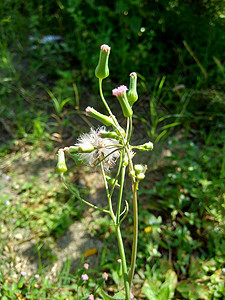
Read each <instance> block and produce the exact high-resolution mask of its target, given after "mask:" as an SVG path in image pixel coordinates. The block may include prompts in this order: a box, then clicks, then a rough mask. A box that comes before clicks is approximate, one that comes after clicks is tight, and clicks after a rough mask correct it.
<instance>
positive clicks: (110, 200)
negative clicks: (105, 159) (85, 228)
mask: <svg viewBox="0 0 225 300" xmlns="http://www.w3.org/2000/svg"><path fill="white" fill-rule="evenodd" d="M100 166H101V171H102V176H103V180H104V184H105V190H106V195H107V199H108V204H109V212H110V216H111V218H112V219H113V221H114V222H115V219H116V217H115V214H114V212H113V207H112V199H111V195H110V193H109V187H108V182H107V180H106V175H105V170H104V167H103V164H102V162H101V163H100Z"/></svg>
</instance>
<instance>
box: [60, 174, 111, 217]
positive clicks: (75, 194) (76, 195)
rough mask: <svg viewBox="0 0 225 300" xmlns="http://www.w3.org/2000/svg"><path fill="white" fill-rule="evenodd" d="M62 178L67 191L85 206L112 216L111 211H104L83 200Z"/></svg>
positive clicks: (63, 178)
mask: <svg viewBox="0 0 225 300" xmlns="http://www.w3.org/2000/svg"><path fill="white" fill-rule="evenodd" d="M61 178H62V181H63V183H64V185H65V186H66V187H67V189H68V190H69V191H70V192H71V193H72V194H73V195H74V196H75V197H76V198H77V199H78V200H80V201H82V202H84V203H85V204H87V205H88V206H90V207H92V208H94V209H97V210H99V211H101V212H104V213H107V214H110V211H108V210H106V209H103V208H99V207H97V206H96V205H94V204H91V203H90V202H88V201H86V200H84V199H83V198H81V197H80V196H79V195H78V194H77V193H75V192H74V191H73V190H72V188H71V187H70V186H69V184H68V183H67V182H66V180H65V177H64V176H63V175H61Z"/></svg>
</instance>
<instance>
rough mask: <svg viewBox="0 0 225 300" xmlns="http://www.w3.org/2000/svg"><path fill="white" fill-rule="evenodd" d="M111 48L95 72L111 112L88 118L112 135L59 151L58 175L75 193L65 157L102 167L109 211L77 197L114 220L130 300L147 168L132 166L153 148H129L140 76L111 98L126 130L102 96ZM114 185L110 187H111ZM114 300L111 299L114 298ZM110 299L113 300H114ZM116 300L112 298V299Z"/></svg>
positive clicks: (101, 133)
mask: <svg viewBox="0 0 225 300" xmlns="http://www.w3.org/2000/svg"><path fill="white" fill-rule="evenodd" d="M110 50H111V48H110V47H109V46H108V45H102V46H101V49H100V57H99V63H98V65H97V67H96V70H95V75H96V77H97V78H98V80H99V92H100V96H101V100H102V102H103V104H104V106H105V108H106V110H107V112H108V115H104V114H102V113H99V112H98V111H96V110H95V109H94V108H92V107H90V106H88V107H87V108H86V115H87V116H89V117H92V118H95V119H96V120H98V121H100V122H101V123H102V124H103V125H105V126H108V127H109V126H111V127H112V129H113V130H112V131H109V130H106V129H105V127H104V126H102V127H99V128H98V129H96V130H95V129H93V128H91V129H90V132H89V133H84V134H82V135H81V136H80V137H79V138H78V141H77V143H76V144H75V145H73V146H70V147H66V148H64V149H60V150H59V152H58V164H57V167H56V169H57V172H58V173H60V175H61V177H62V179H63V182H64V183H65V185H66V186H67V188H68V189H69V190H70V191H71V192H72V193H74V191H73V189H71V187H70V185H69V184H68V183H67V182H66V180H65V177H64V173H65V172H66V171H67V167H66V160H65V154H67V155H68V156H69V157H73V155H74V154H76V155H77V154H78V155H79V158H80V160H82V161H83V162H84V163H86V164H89V165H90V166H91V167H98V166H99V167H100V169H101V172H102V176H103V181H104V184H105V190H106V196H107V199H108V208H107V209H103V208H101V207H98V206H95V205H93V204H92V203H90V202H89V201H87V200H84V199H82V198H81V197H80V195H79V194H75V196H76V197H77V198H78V199H79V200H81V201H83V202H84V203H86V204H87V205H89V206H90V207H93V208H94V209H96V210H99V211H101V212H104V213H107V214H109V215H110V217H111V218H112V221H113V223H114V226H115V229H116V235H117V241H118V248H119V253H120V257H121V265H122V274H123V280H124V289H125V298H126V300H130V299H131V298H132V296H131V295H132V294H131V292H130V289H131V286H132V281H133V276H134V272H135V265H136V256H137V242H138V202H137V190H138V186H139V182H140V180H142V179H144V177H145V172H146V169H147V166H144V165H140V164H138V165H133V161H132V159H133V156H134V154H135V153H134V150H135V149H138V150H140V151H148V150H152V149H153V144H152V143H151V142H147V143H145V144H143V145H138V146H132V145H131V144H130V140H131V135H132V115H133V110H132V106H133V104H134V102H136V101H137V99H138V94H137V90H136V89H137V84H136V83H137V74H136V73H135V72H132V73H131V74H130V89H129V90H128V88H127V87H126V86H125V85H121V86H119V87H118V88H115V89H113V91H112V94H113V95H114V96H116V98H117V99H118V101H119V103H120V106H121V109H122V112H123V115H124V117H125V118H126V120H127V122H126V123H127V125H126V128H125V129H124V128H122V127H121V126H120V124H119V122H118V120H117V118H116V116H115V115H114V114H113V113H112V111H111V109H110V107H109V105H108V103H107V101H106V99H105V98H104V95H103V90H102V81H103V79H105V78H106V77H108V75H109V67H108V60H109V54H110ZM116 164H117V165H118V166H117V172H116V176H115V178H110V177H108V176H107V174H108V173H109V172H110V169H111V168H114V167H115V166H116ZM127 169H128V175H129V177H130V178H131V185H132V194H133V197H132V198H133V225H134V226H133V228H134V229H133V245H132V253H131V262H130V267H129V272H128V267H127V260H126V253H125V249H124V243H123V238H122V234H121V228H120V227H121V223H122V222H123V221H124V219H125V218H126V216H127V214H128V211H129V201H126V200H123V191H124V182H125V175H126V170H127ZM109 182H110V183H111V187H110V185H109ZM116 186H117V187H119V195H118V200H117V207H116V209H114V208H113V205H112V198H113V196H114V190H115V187H116ZM99 294H100V295H102V297H105V298H106V299H109V298H110V297H109V296H108V295H107V294H106V293H105V292H104V291H103V289H101V288H100V290H99ZM111 298H112V297H111ZM111 298H110V299H111ZM112 299H113V298H112Z"/></svg>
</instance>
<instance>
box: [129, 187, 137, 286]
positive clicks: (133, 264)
mask: <svg viewBox="0 0 225 300" xmlns="http://www.w3.org/2000/svg"><path fill="white" fill-rule="evenodd" d="M137 189H138V182H135V183H132V192H133V214H134V229H133V246H132V255H131V266H130V272H129V285H130V286H131V283H132V280H133V277H134V270H135V265H136V257H137V241H138V203H137Z"/></svg>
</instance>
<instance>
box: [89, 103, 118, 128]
mask: <svg viewBox="0 0 225 300" xmlns="http://www.w3.org/2000/svg"><path fill="white" fill-rule="evenodd" d="M85 111H86V116H88V117H92V118H94V119H96V120H98V121H100V122H102V124H104V125H105V126H110V125H113V121H112V118H110V117H107V116H105V115H103V114H101V113H99V112H98V111H97V110H95V109H94V108H93V107H90V106H88V107H87V108H86V109H85Z"/></svg>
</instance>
